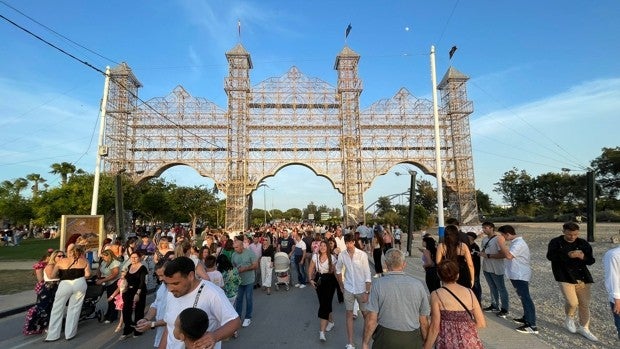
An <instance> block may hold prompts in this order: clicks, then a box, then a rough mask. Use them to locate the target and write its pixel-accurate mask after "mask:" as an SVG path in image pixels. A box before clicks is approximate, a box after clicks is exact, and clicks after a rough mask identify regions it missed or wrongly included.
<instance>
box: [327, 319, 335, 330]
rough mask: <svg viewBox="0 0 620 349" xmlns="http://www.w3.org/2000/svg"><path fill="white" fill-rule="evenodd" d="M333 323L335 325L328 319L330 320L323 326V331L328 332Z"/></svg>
mask: <svg viewBox="0 0 620 349" xmlns="http://www.w3.org/2000/svg"><path fill="white" fill-rule="evenodd" d="M334 325H335V324H334V323H333V322H331V321H330V322H328V323H327V327H325V332H329V331H331V330H332V328H334Z"/></svg>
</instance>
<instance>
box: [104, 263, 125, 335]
mask: <svg viewBox="0 0 620 349" xmlns="http://www.w3.org/2000/svg"><path fill="white" fill-rule="evenodd" d="M125 275H127V269H124V268H123V270H122V271H121V277H120V279H118V281H117V284H116V285H117V287H116V291H114V293H112V294H111V295H110V297H108V301H109V302H111V301H112V300H114V305H115V306H116V307H115V308H116V310H118V314H119V315H118V326H116V329H115V330H114V332H119V331H120V330H121V329H122V328H123V326H124V325H123V293H125V290H127V279H125Z"/></svg>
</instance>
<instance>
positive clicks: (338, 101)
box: [104, 44, 477, 231]
mask: <svg viewBox="0 0 620 349" xmlns="http://www.w3.org/2000/svg"><path fill="white" fill-rule="evenodd" d="M226 58H227V60H228V66H229V72H228V76H227V77H226V79H225V84H224V90H225V91H226V94H227V96H228V108H227V109H222V108H220V107H218V106H217V105H215V104H214V103H212V102H210V101H208V100H207V99H205V98H199V97H193V96H191V95H190V94H189V93H188V92H187V91H185V89H183V87H181V86H178V87H176V88H175V89H174V90H173V91H172V92H171V93H170V94H169V95H168V96H166V97H157V98H153V99H151V100H148V101H146V102H145V103H140V100H139V99H138V97H137V96H138V89H139V87H141V84H140V82H139V81H138V79H137V78H136V77H135V76H134V75H133V73H132V71H131V69H130V68H129V67H128V66H127V64H125V63H122V64H120V65H119V66H117V67H115V68H113V69H112V72H111V83H110V87H109V99H108V103H107V106H106V108H107V113H106V134H105V144H106V151H107V157H106V158H105V167H104V168H105V170H106V171H108V172H112V173H115V172H117V171H119V170H120V169H123V168H124V169H127V173H131V176H132V177H133V179H134V180H136V181H139V180H142V179H145V178H149V177H153V176H158V175H159V174H160V173H161V172H162V171H163V169H165V168H167V167H169V166H171V164H180V163H182V164H186V165H188V166H191V167H193V168H194V169H196V170H197V171H198V172H199V173H200V174H201V175H202V176H208V177H211V178H212V179H213V180H214V181H215V183H216V184H217V186H218V188H219V189H220V190H221V191H223V192H224V193H225V194H226V196H227V200H226V223H225V226H226V229H229V230H232V231H240V230H242V229H245V228H247V217H248V214H249V212H248V208H249V206H250V194H251V193H252V191H253V190H255V189H256V187H257V185H258V184H259V182H260V181H261V180H262V179H263V178H265V177H268V176H272V175H274V174H275V172H277V170H278V169H279V168H281V167H283V166H286V165H287V164H291V163H303V164H304V165H306V166H308V167H310V168H311V169H312V170H313V171H314V172H315V173H317V174H319V175H322V176H325V177H327V178H329V179H330V180H331V181H332V183H334V186H335V188H336V189H337V190H338V191H339V192H340V193H342V195H343V202H344V208H345V217H346V223H347V224H353V223H355V222H359V221H362V220H363V219H364V199H363V194H364V191H365V190H367V189H368V188H369V187H370V185H371V183H372V180H373V179H374V178H375V177H377V176H379V175H382V174H385V173H386V172H387V171H388V170H389V169H390V168H391V167H392V166H394V165H396V164H398V163H401V162H410V163H416V164H418V165H419V166H420V168H422V169H423V171H424V172H425V173H426V174H433V175H437V174H436V173H435V172H436V171H435V145H434V135H433V128H434V124H433V112H432V102H430V101H428V100H422V99H418V98H416V97H414V96H413V95H412V94H410V93H409V91H407V90H406V89H405V88H401V89H400V90H399V91H398V92H396V94H395V95H394V96H393V97H392V98H390V99H385V100H380V101H377V102H375V103H373V104H372V105H370V106H369V107H368V108H365V109H360V106H359V97H360V94H361V92H362V81H361V80H360V79H359V77H358V63H359V59H360V55H358V54H357V53H356V52H354V51H353V50H351V49H350V48H349V47H344V48H343V49H342V51H341V52H340V53H339V54H338V55H337V56H336V62H335V64H334V69H335V70H336V71H337V73H338V81H337V86H332V85H330V84H328V83H327V82H325V81H322V80H319V79H316V78H310V77H307V76H305V75H303V74H302V73H301V72H300V71H299V69H297V68H296V67H291V68H290V69H289V71H288V72H286V73H285V74H284V75H283V76H281V77H277V78H270V79H267V80H265V81H263V82H261V83H259V84H258V85H255V86H254V87H252V86H251V85H250V74H249V72H250V69H252V68H253V66H252V60H251V58H250V54H249V53H248V52H247V51H246V50H245V49H244V48H243V46H242V45H241V44H238V45H237V46H235V47H234V48H233V49H232V50H230V51H229V52H227V53H226ZM467 80H468V77H467V76H465V75H463V74H461V73H460V72H458V71H457V70H456V69H454V68H452V67H450V68H449V70H448V71H447V73H446V74H445V76H444V78H443V79H442V81H441V83H440V84H439V85H438V89H439V90H440V93H441V107H440V133H441V157H442V162H443V163H442V168H443V171H444V173H443V174H441V175H442V176H443V179H444V184H445V186H446V189H447V191H448V201H449V204H448V209H449V210H450V215H451V216H453V217H457V218H458V219H459V220H460V221H461V222H463V223H464V224H468V223H471V222H474V221H477V208H476V200H475V186H474V172H473V159H472V154H471V139H470V132H469V115H470V114H471V113H472V111H473V107H472V102H471V101H469V100H467V88H466V82H467Z"/></svg>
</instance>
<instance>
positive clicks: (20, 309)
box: [0, 288, 157, 319]
mask: <svg viewBox="0 0 620 349" xmlns="http://www.w3.org/2000/svg"><path fill="white" fill-rule="evenodd" d="M156 290H157V288H153V289H150V290H147V291H146V294H147V295H150V294H153V293H155V291H156ZM7 296H8V297H10V296H11V295H7ZM34 305H36V302H35V303H31V304H26V305H21V306H18V307H15V308H12V309H7V310H3V311H0V319H3V318H5V317H8V316H11V315H15V314H19V313H24V312H26V311H28V309H30V308H32V307H33V306H34Z"/></svg>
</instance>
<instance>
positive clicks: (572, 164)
mask: <svg viewBox="0 0 620 349" xmlns="http://www.w3.org/2000/svg"><path fill="white" fill-rule="evenodd" d="M470 83H471V84H472V85H473V86H475V87H477V88H478V89H479V90H480V91H482V92H483V93H484V94H486V95H487V96H489V97H490V98H491V99H493V100H494V101H495V102H496V103H498V104H499V105H500V106H501V107H502V108H503V109H505V110H507V111H508V112H510V113H511V114H512V115H514V116H516V117H517V118H518V119H519V120H521V121H523V122H524V123H525V124H526V125H527V126H529V127H531V128H532V129H534V130H535V131H536V132H538V133H539V134H541V135H542V136H543V137H544V138H546V139H547V140H548V141H550V142H551V143H552V144H554V145H555V146H556V147H558V148H559V149H560V150H562V151H563V152H564V153H566V155H569V156H571V157H572V158H573V159H574V160H573V159H569V158H568V157H567V156H566V155H565V154H562V153H559V152H558V151H557V150H555V149H552V148H550V147H548V146H547V145H545V144H542V143H540V142H538V141H537V139H536V138H532V137H528V136H527V135H525V134H523V133H521V132H519V131H517V130H516V129H514V128H511V127H509V126H508V125H506V124H504V123H503V122H501V121H499V120H497V119H493V120H494V121H495V122H497V123H498V124H500V125H502V126H503V127H505V128H506V129H508V130H510V131H512V132H514V133H515V134H517V135H519V136H521V137H523V138H525V139H527V140H529V141H531V142H533V143H535V144H537V145H539V146H541V147H543V148H545V149H547V150H549V151H551V152H552V153H555V154H557V155H558V156H561V157H562V158H564V159H565V160H566V161H567V164H570V165H571V166H577V167H579V168H580V169H585V168H586V167H585V166H583V165H581V164H580V160H579V159H577V158H576V157H575V156H574V155H572V154H571V153H569V152H568V151H567V150H566V149H564V148H563V147H561V146H560V145H559V144H558V143H557V142H555V141H554V140H553V139H551V138H550V137H548V136H547V135H545V134H544V133H542V132H541V131H540V130H538V129H537V128H536V127H534V126H533V125H532V124H531V123H529V122H527V121H526V120H524V119H523V118H522V117H521V115H519V114H518V113H516V112H514V111H513V110H512V109H510V108H509V107H507V106H505V105H503V104H502V103H501V102H500V101H498V100H497V99H496V98H495V97H493V95H491V94H490V93H489V92H487V91H486V90H485V89H483V88H482V87H480V86H479V85H478V84H476V83H475V82H473V81H472V82H470ZM575 160H576V162H574V161H575Z"/></svg>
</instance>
